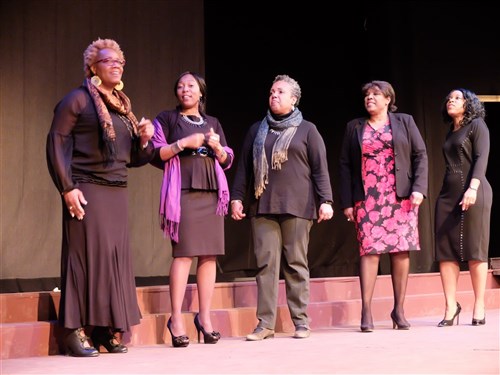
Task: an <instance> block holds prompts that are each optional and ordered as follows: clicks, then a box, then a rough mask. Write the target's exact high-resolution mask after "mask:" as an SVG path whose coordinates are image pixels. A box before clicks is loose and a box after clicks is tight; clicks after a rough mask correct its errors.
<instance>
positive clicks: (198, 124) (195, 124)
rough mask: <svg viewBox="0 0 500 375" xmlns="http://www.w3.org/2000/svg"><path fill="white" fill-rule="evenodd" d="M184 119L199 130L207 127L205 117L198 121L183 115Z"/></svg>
mask: <svg viewBox="0 0 500 375" xmlns="http://www.w3.org/2000/svg"><path fill="white" fill-rule="evenodd" d="M181 116H182V117H181V118H182V119H183V120H184V121H185V122H187V123H188V124H190V125H193V126H196V127H198V128H201V127H203V126H204V125H205V119H204V118H203V117H200V119H199V120H198V121H194V120H191V119H190V118H189V117H188V116H187V115H181Z"/></svg>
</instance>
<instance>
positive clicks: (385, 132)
mask: <svg viewBox="0 0 500 375" xmlns="http://www.w3.org/2000/svg"><path fill="white" fill-rule="evenodd" d="M362 153H363V157H362V163H363V165H362V175H363V181H364V188H365V200H364V201H359V202H356V203H355V206H354V211H355V217H356V229H357V233H358V241H359V244H360V250H359V251H360V255H361V256H363V255H367V254H372V255H374V254H385V253H397V252H400V251H409V250H420V243H419V237H418V225H417V223H418V220H417V219H418V207H414V208H412V207H411V204H410V200H409V199H398V198H397V197H396V181H395V175H394V148H393V146H392V130H391V126H390V124H387V125H385V126H384V127H382V128H380V129H378V130H375V129H374V128H372V127H371V126H370V125H369V124H366V126H365V130H364V133H363V144H362Z"/></svg>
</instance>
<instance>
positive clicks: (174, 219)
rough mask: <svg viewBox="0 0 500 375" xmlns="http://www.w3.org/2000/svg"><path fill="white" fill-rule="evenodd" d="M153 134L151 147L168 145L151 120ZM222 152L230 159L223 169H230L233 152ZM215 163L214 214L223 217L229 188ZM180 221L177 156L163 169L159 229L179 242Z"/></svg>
mask: <svg viewBox="0 0 500 375" xmlns="http://www.w3.org/2000/svg"><path fill="white" fill-rule="evenodd" d="M153 125H154V127H155V133H154V135H153V138H152V139H151V140H152V141H153V145H154V147H155V148H158V147H162V146H167V145H168V143H167V141H166V139H165V134H163V129H162V127H161V124H160V123H159V122H158V120H156V119H154V120H153ZM224 150H225V151H226V152H227V154H228V156H227V157H231V162H230V163H229V165H228V166H227V167H226V168H225V169H228V168H229V167H231V164H232V163H233V158H234V152H233V150H232V149H231V148H229V147H226V146H224ZM214 161H215V175H216V178H217V186H218V189H219V190H218V195H219V199H218V202H217V210H216V212H215V213H216V214H217V215H220V216H224V215H226V214H227V212H228V206H229V188H228V184H227V179H226V174H225V173H224V170H223V169H222V167H221V166H220V164H219V162H218V161H217V159H215V160H214ZM180 221H181V166H180V160H179V156H178V155H175V156H174V157H172V158H170V159H168V160H167V161H165V165H164V167H163V181H162V183H161V189H160V227H161V229H162V230H163V235H164V236H165V237H167V236H168V237H170V239H171V240H173V241H175V242H179V223H180Z"/></svg>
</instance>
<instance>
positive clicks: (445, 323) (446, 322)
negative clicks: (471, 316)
mask: <svg viewBox="0 0 500 375" xmlns="http://www.w3.org/2000/svg"><path fill="white" fill-rule="evenodd" d="M461 311H462V306H460V304H459V303H458V302H457V310H456V311H455V315H453V318H451V319H448V320H446V319H443V320H441V321H440V322H439V323H438V325H437V326H438V327H449V326H452V325H453V321H454V320H455V318H457V325H458V324H459V320H460V316H459V315H460V312H461Z"/></svg>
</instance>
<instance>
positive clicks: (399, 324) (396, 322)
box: [391, 311, 410, 330]
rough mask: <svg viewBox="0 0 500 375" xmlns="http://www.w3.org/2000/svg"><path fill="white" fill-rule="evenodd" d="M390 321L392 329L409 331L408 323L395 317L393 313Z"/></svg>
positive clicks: (404, 319) (403, 318)
mask: <svg viewBox="0 0 500 375" xmlns="http://www.w3.org/2000/svg"><path fill="white" fill-rule="evenodd" d="M391 319H392V329H401V330H409V329H410V323H408V321H407V320H406V318H405V317H404V316H403V317H399V318H398V316H397V315H396V313H395V312H394V311H392V312H391Z"/></svg>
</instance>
